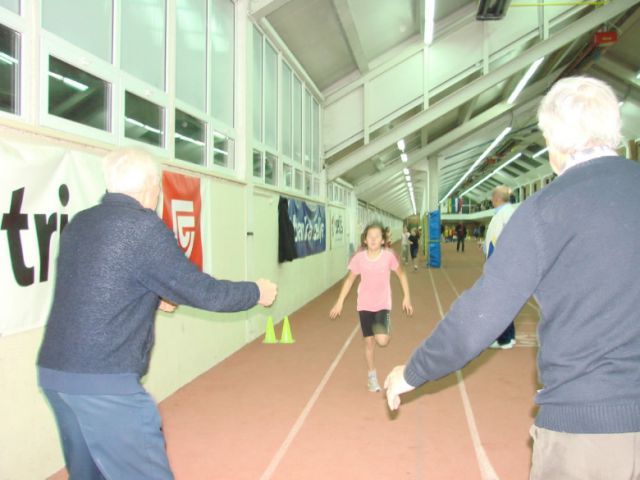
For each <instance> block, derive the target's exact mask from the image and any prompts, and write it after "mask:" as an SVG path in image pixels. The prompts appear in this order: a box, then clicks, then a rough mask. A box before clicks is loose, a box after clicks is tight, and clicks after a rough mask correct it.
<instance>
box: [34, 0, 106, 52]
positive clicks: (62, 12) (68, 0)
mask: <svg viewBox="0 0 640 480" xmlns="http://www.w3.org/2000/svg"><path fill="white" fill-rule="evenodd" d="M112 25H113V1H112V0H91V1H90V2H88V1H87V0H43V1H42V26H43V27H44V28H45V29H46V30H49V31H50V32H51V33H54V34H56V35H58V36H59V37H61V38H64V39H65V40H67V41H68V42H70V43H72V44H74V45H76V46H78V47H80V48H82V49H83V50H86V51H87V52H90V53H92V54H94V55H95V56H96V57H99V58H101V59H103V60H105V61H107V62H111V44H112V43H113V42H112V35H111V33H112V32H111V28H112Z"/></svg>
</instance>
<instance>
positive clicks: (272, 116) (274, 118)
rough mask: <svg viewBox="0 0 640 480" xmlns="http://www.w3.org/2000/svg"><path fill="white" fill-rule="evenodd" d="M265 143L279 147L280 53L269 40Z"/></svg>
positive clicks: (267, 50)
mask: <svg viewBox="0 0 640 480" xmlns="http://www.w3.org/2000/svg"><path fill="white" fill-rule="evenodd" d="M264 76H265V78H264V143H266V144H267V145H268V146H269V147H271V148H273V149H274V150H277V149H278V54H277V53H276V51H275V50H274V49H273V47H272V46H271V45H269V42H266V47H265V50H264Z"/></svg>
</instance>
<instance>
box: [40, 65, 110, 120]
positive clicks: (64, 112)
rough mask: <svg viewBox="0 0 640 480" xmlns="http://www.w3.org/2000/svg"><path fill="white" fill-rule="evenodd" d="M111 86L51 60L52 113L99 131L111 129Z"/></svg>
mask: <svg viewBox="0 0 640 480" xmlns="http://www.w3.org/2000/svg"><path fill="white" fill-rule="evenodd" d="M110 97H111V84H109V83H107V82H105V81H104V80H102V79H100V78H98V77H95V76H93V75H91V74H90V73H87V72H85V71H82V70H80V69H79V68H76V67H74V66H72V65H69V64H68V63H65V62H63V61H62V60H59V59H57V58H55V57H49V113H50V114H52V115H56V116H58V117H62V118H66V119H67V120H71V121H72V122H77V123H81V124H83V125H88V126H90V127H94V128H99V129H100V130H111V125H110V121H109V118H110V109H109V103H110Z"/></svg>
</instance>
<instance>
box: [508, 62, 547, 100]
mask: <svg viewBox="0 0 640 480" xmlns="http://www.w3.org/2000/svg"><path fill="white" fill-rule="evenodd" d="M543 61H544V57H542V58H539V59H538V60H536V61H535V62H533V63H532V64H531V66H530V67H529V70H527V73H525V74H524V77H522V78H521V79H520V81H519V82H518V85H516V88H515V89H514V90H513V92H512V93H511V95H510V96H509V99H508V100H507V105H511V104H512V103H513V102H515V101H516V98H517V97H518V95H520V92H522V90H523V89H524V87H525V85H526V84H527V82H528V81H529V79H530V78H531V77H533V74H534V73H536V70H537V69H538V67H539V66H540V65H541V64H542V62H543Z"/></svg>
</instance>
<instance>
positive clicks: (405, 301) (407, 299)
mask: <svg viewBox="0 0 640 480" xmlns="http://www.w3.org/2000/svg"><path fill="white" fill-rule="evenodd" d="M395 272H396V275H397V276H398V280H400V285H401V286H402V293H403V294H404V296H403V298H402V310H403V311H404V312H405V313H406V314H407V315H413V305H411V294H410V293H409V281H408V280H407V274H406V273H405V272H404V270H403V269H402V267H400V266H398V268H397V269H396V270H395Z"/></svg>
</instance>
